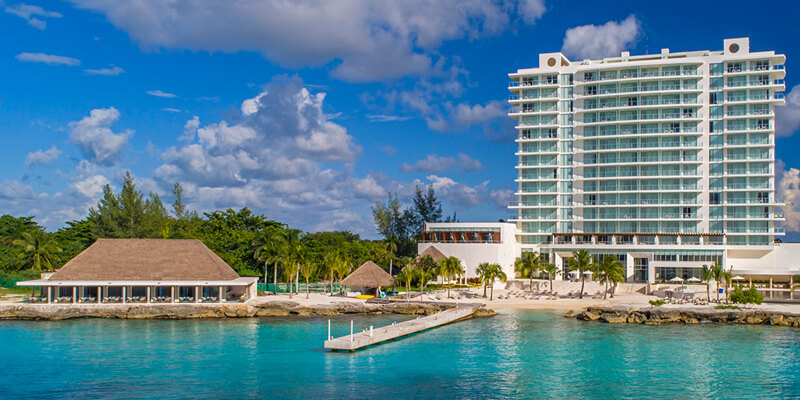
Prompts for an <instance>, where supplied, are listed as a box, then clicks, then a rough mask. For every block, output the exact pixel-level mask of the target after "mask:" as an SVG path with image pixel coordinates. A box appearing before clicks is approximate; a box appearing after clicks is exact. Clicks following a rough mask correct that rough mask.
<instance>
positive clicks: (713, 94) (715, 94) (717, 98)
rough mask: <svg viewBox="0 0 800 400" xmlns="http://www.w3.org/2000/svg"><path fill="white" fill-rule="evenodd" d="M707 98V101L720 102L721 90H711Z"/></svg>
mask: <svg viewBox="0 0 800 400" xmlns="http://www.w3.org/2000/svg"><path fill="white" fill-rule="evenodd" d="M708 98H709V103H711V104H720V103H721V102H722V92H711V93H710V94H709V97H708Z"/></svg>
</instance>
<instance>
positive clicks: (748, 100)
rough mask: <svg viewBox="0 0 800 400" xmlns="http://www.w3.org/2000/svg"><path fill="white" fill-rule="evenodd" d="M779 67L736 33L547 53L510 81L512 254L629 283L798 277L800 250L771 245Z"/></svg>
mask: <svg viewBox="0 0 800 400" xmlns="http://www.w3.org/2000/svg"><path fill="white" fill-rule="evenodd" d="M785 61H786V57H785V56H784V55H781V54H776V53H775V52H774V51H759V52H755V51H750V43H749V39H748V38H738V39H726V40H724V43H723V49H722V50H721V51H690V52H677V53H673V52H670V51H669V49H662V50H661V52H660V53H659V54H651V55H639V56H631V55H630V54H629V53H628V52H623V53H622V54H621V55H620V56H619V57H611V58H604V59H601V60H582V61H571V60H569V59H568V58H567V57H566V56H565V55H564V54H562V53H544V54H540V55H539V66H538V67H537V68H528V69H520V70H517V71H516V72H514V73H511V74H509V77H510V78H511V82H510V85H509V88H508V89H509V90H510V91H511V96H510V97H509V101H508V102H509V104H510V105H511V109H510V113H509V116H510V117H511V118H513V119H514V120H515V121H516V130H517V132H518V135H517V139H516V142H517V144H518V147H517V151H516V156H517V157H518V160H519V161H518V164H517V166H516V168H517V171H518V174H517V179H516V183H517V186H516V187H517V190H516V193H515V195H516V197H517V199H518V200H517V201H516V202H515V203H513V204H511V205H510V207H509V208H510V209H511V210H512V212H513V215H512V216H510V217H509V218H508V221H509V222H512V223H514V224H515V229H516V232H515V242H514V243H513V245H514V246H515V249H516V251H517V254H519V253H520V252H524V251H537V252H539V253H542V254H548V255H549V257H550V261H551V262H555V263H556V265H558V266H559V267H562V268H566V265H567V263H566V262H565V259H566V258H567V257H569V256H570V255H571V253H572V252H573V251H575V250H579V249H587V250H589V251H590V252H591V253H593V254H594V255H596V256H598V257H603V256H605V255H614V256H616V257H617V258H618V259H620V260H621V261H623V263H624V264H625V265H626V267H627V271H628V274H627V275H628V280H629V281H639V282H654V281H663V280H668V279H671V278H673V277H675V276H679V277H682V278H684V279H688V278H689V277H692V276H698V275H699V270H700V268H701V267H702V265H704V264H707V265H710V264H713V263H715V262H719V263H721V264H722V265H723V266H725V268H730V267H731V266H732V267H733V268H734V274H738V273H739V272H741V273H742V274H744V273H747V272H750V273H752V274H756V273H757V272H758V273H759V274H761V273H763V274H768V273H771V272H776V273H777V272H778V270H781V271H783V273H784V274H785V275H787V276H789V275H791V274H800V262H797V263H794V264H791V265H785V264H784V261H790V259H791V257H783V255H788V254H790V253H794V254H796V255H797V256H800V247H795V246H792V245H790V244H781V243H779V242H780V240H779V238H780V237H781V236H782V235H783V234H784V232H783V228H782V227H781V222H782V221H783V215H782V213H781V206H782V204H781V203H780V200H779V199H778V198H777V197H776V192H775V109H776V107H780V106H782V105H784V103H785V100H784V91H785V83H784V77H785V74H786V72H785V69H784V63H785ZM437 225H438V226H437V229H438V230H439V231H441V230H442V229H444V227H443V226H442V225H441V224H437ZM457 228H458V227H457V226H455V225H454V226H453V229H454V231H455V230H456V229H457ZM464 244H467V243H464ZM426 245H429V243H425V241H423V243H420V248H421V249H423V248H424V247H426ZM509 245H510V244H509ZM790 249H796V250H797V251H795V252H790V251H789V250H790ZM795 258H800V257H795ZM512 271H513V269H512Z"/></svg>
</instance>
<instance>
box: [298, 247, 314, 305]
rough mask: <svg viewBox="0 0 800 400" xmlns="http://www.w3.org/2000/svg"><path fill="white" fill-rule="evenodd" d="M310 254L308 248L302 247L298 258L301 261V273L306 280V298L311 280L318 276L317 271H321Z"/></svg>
mask: <svg viewBox="0 0 800 400" xmlns="http://www.w3.org/2000/svg"><path fill="white" fill-rule="evenodd" d="M308 256H309V253H308V250H307V249H305V248H304V247H301V249H300V252H299V254H298V259H299V261H300V275H302V276H303V279H304V280H305V281H306V299H307V298H308V294H309V289H308V283H309V280H310V279H311V278H313V277H316V275H317V273H318V272H319V268H318V267H317V264H316V263H313V262H311V260H309V258H308Z"/></svg>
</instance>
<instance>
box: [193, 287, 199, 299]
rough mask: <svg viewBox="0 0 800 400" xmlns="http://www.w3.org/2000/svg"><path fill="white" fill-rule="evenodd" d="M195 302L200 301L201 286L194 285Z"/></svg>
mask: <svg viewBox="0 0 800 400" xmlns="http://www.w3.org/2000/svg"><path fill="white" fill-rule="evenodd" d="M194 302H195V303H199V302H200V286H195V287H194Z"/></svg>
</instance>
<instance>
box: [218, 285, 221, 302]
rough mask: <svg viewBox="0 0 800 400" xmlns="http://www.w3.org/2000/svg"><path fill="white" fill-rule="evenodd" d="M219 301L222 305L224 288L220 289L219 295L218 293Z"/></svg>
mask: <svg viewBox="0 0 800 400" xmlns="http://www.w3.org/2000/svg"><path fill="white" fill-rule="evenodd" d="M217 299H218V300H219V302H220V303H222V286H220V287H219V293H217Z"/></svg>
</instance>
